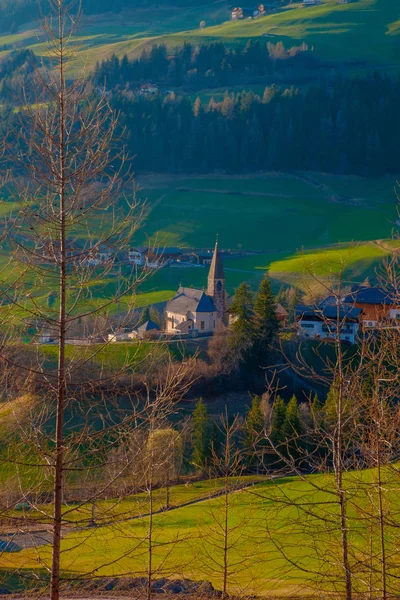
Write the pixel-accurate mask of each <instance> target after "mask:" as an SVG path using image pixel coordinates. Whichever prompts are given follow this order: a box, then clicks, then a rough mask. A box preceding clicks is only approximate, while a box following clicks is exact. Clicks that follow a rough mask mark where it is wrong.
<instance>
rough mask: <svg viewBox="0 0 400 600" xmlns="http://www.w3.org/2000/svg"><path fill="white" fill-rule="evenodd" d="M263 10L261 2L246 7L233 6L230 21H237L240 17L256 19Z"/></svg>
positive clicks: (264, 8) (264, 9)
mask: <svg viewBox="0 0 400 600" xmlns="http://www.w3.org/2000/svg"><path fill="white" fill-rule="evenodd" d="M267 8H268V7H267ZM265 11H266V7H265V6H264V5H263V4H258V5H257V6H250V7H247V8H246V7H242V6H235V7H234V8H232V13H231V18H232V21H238V20H240V19H256V18H257V17H261V16H262V15H263V14H264V13H265Z"/></svg>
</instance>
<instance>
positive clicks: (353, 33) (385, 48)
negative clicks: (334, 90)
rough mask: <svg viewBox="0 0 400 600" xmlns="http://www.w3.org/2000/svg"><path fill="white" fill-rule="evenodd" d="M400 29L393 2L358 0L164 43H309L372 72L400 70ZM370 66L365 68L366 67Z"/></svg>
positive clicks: (297, 8) (289, 9)
mask: <svg viewBox="0 0 400 600" xmlns="http://www.w3.org/2000/svg"><path fill="white" fill-rule="evenodd" d="M399 33H400V26H399V21H398V10H397V7H396V3H395V2H393V1H392V0H355V1H353V2H350V3H349V4H338V3H337V1H336V0H325V1H324V2H323V4H322V5H319V6H315V7H307V8H304V7H303V6H302V3H301V2H295V3H293V4H291V5H289V6H286V7H285V8H284V9H283V10H281V11H279V12H277V13H275V14H270V15H266V16H264V17H262V18H259V19H256V20H249V19H247V20H243V21H236V22H232V21H230V22H226V23H223V24H222V25H216V26H214V27H209V28H206V29H204V30H203V31H187V32H183V33H175V34H172V35H168V36H164V37H162V38H161V39H162V40H163V41H165V42H166V43H167V44H169V45H172V46H175V45H179V44H181V43H183V41H184V40H185V39H188V40H190V41H192V42H193V43H199V42H201V41H214V40H221V41H224V42H226V43H227V44H233V43H237V42H238V41H242V42H246V41H247V40H249V39H254V38H259V37H262V38H265V39H266V40H267V41H271V42H274V43H275V42H277V41H283V42H284V43H285V45H292V44H299V43H301V42H303V41H305V42H306V43H307V44H309V46H313V47H314V49H315V52H316V53H317V55H318V56H321V57H324V58H328V59H330V60H333V61H343V62H345V63H346V62H349V61H354V60H357V61H359V62H360V63H361V64H359V65H358V67H360V66H362V63H366V65H369V66H370V67H372V66H376V67H381V68H382V67H385V66H393V65H397V67H398V66H399V56H400V54H399V47H400V37H399ZM366 65H364V66H366Z"/></svg>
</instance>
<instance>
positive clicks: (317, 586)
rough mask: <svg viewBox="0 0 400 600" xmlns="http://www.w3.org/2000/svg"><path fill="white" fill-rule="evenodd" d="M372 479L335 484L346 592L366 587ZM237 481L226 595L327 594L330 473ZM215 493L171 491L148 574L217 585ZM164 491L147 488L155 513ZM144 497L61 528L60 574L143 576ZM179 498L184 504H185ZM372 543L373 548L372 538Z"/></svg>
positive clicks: (331, 570) (335, 548) (219, 551)
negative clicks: (347, 534) (344, 517)
mask: <svg viewBox="0 0 400 600" xmlns="http://www.w3.org/2000/svg"><path fill="white" fill-rule="evenodd" d="M391 473H392V471H391V467H387V468H385V470H384V472H383V473H382V476H383V477H384V479H385V482H386V489H385V498H386V500H387V501H388V502H389V501H391V505H390V507H391V514H397V513H398V498H397V495H396V492H395V489H396V483H395V481H394V480H393V479H392V475H391ZM375 478H376V474H375V472H374V471H364V472H356V473H351V472H349V473H346V475H345V478H344V484H343V485H344V488H345V489H346V490H348V491H349V493H351V512H350V516H349V526H350V527H354V530H353V532H352V536H351V546H352V550H353V551H354V556H353V554H352V568H353V569H354V577H355V580H356V583H355V586H356V588H357V590H358V591H360V592H363V591H365V589H366V586H367V585H368V584H367V583H366V582H365V581H364V578H363V577H362V568H363V562H362V561H363V559H364V560H367V559H368V552H369V551H370V550H369V546H368V544H367V540H368V539H369V538H368V535H369V531H367V528H366V527H367V526H366V522H364V521H363V519H362V517H360V512H361V510H367V511H368V510H369V509H370V504H369V502H371V503H373V499H372V500H371V499H370V500H368V496H367V495H365V489H364V486H365V485H366V484H369V485H374V482H375ZM246 483H251V478H248V481H247V482H246V481H245V480H244V481H243V482H241V481H240V480H236V481H235V480H234V479H231V480H230V482H229V489H230V490H231V493H230V495H229V496H228V497H229V508H228V511H229V512H228V526H229V541H230V542H229V547H228V552H227V557H228V558H227V559H228V564H229V565H230V568H229V571H228V573H229V575H228V589H229V591H230V592H233V593H234V592H240V593H242V594H246V596H250V595H251V594H255V595H257V596H261V597H274V598H276V597H290V598H299V599H300V598H305V597H307V598H309V597H315V594H316V590H318V592H319V593H320V592H321V591H326V592H328V594H327V595H328V596H329V595H330V593H332V592H333V590H336V591H337V589H336V585H339V583H338V582H339V574H338V570H337V569H338V566H337V562H338V561H339V560H340V559H339V555H340V525H339V508H338V503H337V500H336V499H335V496H334V495H332V490H333V475H329V474H327V475H312V476H308V477H305V478H300V477H288V478H286V479H273V480H267V481H264V482H263V483H260V484H258V485H255V486H254V487H251V488H250V489H244V490H242V491H240V489H238V488H240V487H241V486H243V485H246ZM221 488H222V490H223V485H222V482H221V481H218V480H217V481H215V480H214V481H210V482H204V483H201V482H199V483H194V484H192V485H191V486H190V487H189V488H188V487H187V486H177V487H176V488H173V489H172V490H171V499H172V502H173V507H174V508H173V509H172V510H170V511H169V512H164V513H163V512H161V514H157V515H155V516H154V518H153V535H154V544H155V550H154V557H153V560H154V562H153V569H154V572H155V574H156V578H160V577H170V578H172V579H177V578H183V577H184V578H190V579H192V580H204V579H206V580H208V581H211V583H212V584H213V585H214V586H215V587H216V588H217V589H221V587H222V568H223V567H222V565H223V562H222V560H223V545H222V540H223V537H222V536H223V516H224V496H221V497H215V496H216V494H218V493H221ZM164 495H165V490H160V491H159V492H156V494H155V503H154V506H155V510H156V511H157V510H159V507H160V505H161V506H162V501H163V500H162V499H163V496H164ZM213 496H214V497H213ZM160 500H161V502H160ZM148 501H149V500H148V497H147V496H146V495H143V494H139V495H137V496H131V497H130V498H127V499H124V500H123V501H122V502H121V501H118V499H115V503H114V504H113V502H114V501H111V500H110V501H106V502H99V503H98V505H97V507H96V511H97V513H96V514H97V515H98V517H99V518H101V515H102V514H103V512H104V516H105V517H106V518H107V515H108V523H107V525H103V526H99V527H94V528H91V529H88V528H87V527H75V528H70V529H69V530H68V532H67V533H66V535H65V538H64V540H63V543H62V549H63V553H62V566H63V574H64V576H65V577H67V578H68V577H79V574H81V573H85V572H86V573H90V574H91V576H92V577H93V576H95V577H96V578H98V577H99V576H100V577H105V576H108V577H118V576H120V577H127V576H128V577H143V576H145V575H146V568H147V562H146V561H147V546H146V544H147V540H148V518H147V515H146V511H147V510H148ZM310 501H311V502H312V505H313V507H314V508H313V509H312V511H311V512H310V513H308V510H307V509H305V508H304V507H305V506H306V505H307V504H308V503H309V502H310ZM187 502H188V503H189V505H188V506H185V504H186V503H187ZM302 507H303V509H302ZM68 508H69V516H68V518H69V521H70V523H71V522H72V523H73V522H74V521H75V520H77V521H79V520H80V519H82V520H83V522H84V521H85V519H86V520H87V519H88V517H89V514H90V513H89V512H88V511H87V510H85V509H83V510H82V509H80V507H79V505H77V506H74V505H70V506H69V507H68ZM42 518H43V517H42ZM324 520H326V522H324ZM316 532H318V539H316V537H315V536H316ZM328 542H329V551H328V546H327V543H328ZM376 544H377V546H376V550H377V548H378V536H377V538H376ZM374 546H375V542H374ZM388 546H389V547H390V548H392V546H393V553H392V555H391V568H390V570H389V572H388V581H389V582H390V585H391V586H392V585H393V586H396V575H395V574H396V568H398V564H399V556H398V552H396V550H395V546H396V544H395V541H394V540H393V544H392V543H391V542H389V540H388ZM94 549H96V551H95V552H94ZM50 554H51V548H50V546H47V545H45V546H42V547H40V548H27V549H25V550H22V551H21V552H16V553H12V554H8V555H7V553H5V554H4V553H3V554H2V556H1V557H0V568H2V569H4V570H6V571H7V569H9V568H10V567H11V566H12V567H13V568H15V567H18V569H19V573H20V575H22V576H23V574H24V573H26V574H27V575H28V576H29V573H30V572H31V570H35V569H36V568H37V565H38V560H39V561H40V563H41V564H43V565H46V564H48V562H49V560H50ZM285 559H286V560H285ZM321 571H322V573H323V578H322V579H321ZM357 575H359V577H357ZM335 576H336V577H337V579H336V578H335ZM36 585H37V583H36ZM114 585H116V582H114ZM109 589H111V588H109ZM339 597H340V596H339Z"/></svg>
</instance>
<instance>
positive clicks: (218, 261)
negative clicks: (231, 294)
mask: <svg viewBox="0 0 400 600" xmlns="http://www.w3.org/2000/svg"><path fill="white" fill-rule="evenodd" d="M207 294H208V295H209V296H211V297H212V299H213V301H214V305H215V308H216V309H217V316H218V319H219V320H220V321H222V322H224V320H225V313H226V308H225V274H224V267H223V266H222V258H221V254H220V251H219V247H218V238H217V241H216V243H215V248H214V254H213V257H212V261H211V266H210V271H209V273H208V287H207Z"/></svg>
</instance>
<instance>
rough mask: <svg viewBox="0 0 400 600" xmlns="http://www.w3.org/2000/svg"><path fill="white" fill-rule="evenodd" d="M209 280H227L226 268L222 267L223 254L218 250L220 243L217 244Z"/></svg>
mask: <svg viewBox="0 0 400 600" xmlns="http://www.w3.org/2000/svg"><path fill="white" fill-rule="evenodd" d="M208 279H225V274H224V267H223V266H222V259H221V254H220V252H219V248H218V241H217V242H216V244H215V248H214V254H213V257H212V261H211V266H210V272H209V274H208Z"/></svg>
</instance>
